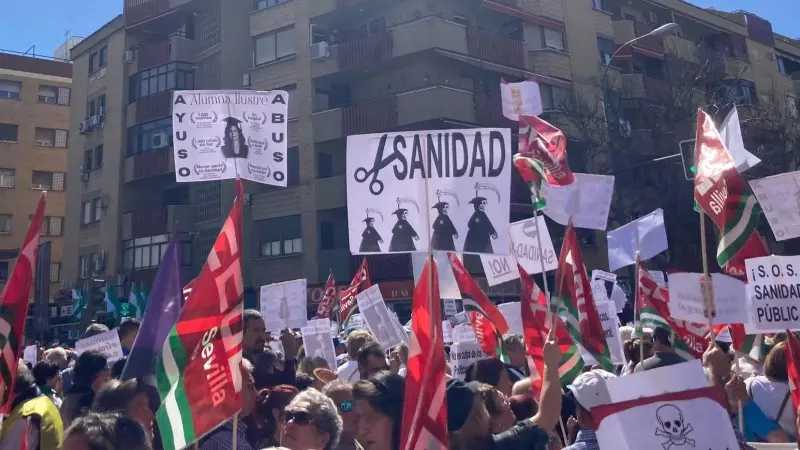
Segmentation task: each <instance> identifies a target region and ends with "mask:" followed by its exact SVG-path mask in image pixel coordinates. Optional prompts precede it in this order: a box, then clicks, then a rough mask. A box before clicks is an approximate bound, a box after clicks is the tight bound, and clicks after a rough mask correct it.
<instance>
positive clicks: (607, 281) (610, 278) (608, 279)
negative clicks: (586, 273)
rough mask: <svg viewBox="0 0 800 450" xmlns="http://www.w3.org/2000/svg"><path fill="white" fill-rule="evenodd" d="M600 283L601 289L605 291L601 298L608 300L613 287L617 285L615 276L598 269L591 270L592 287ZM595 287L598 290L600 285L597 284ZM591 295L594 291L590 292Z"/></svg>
mask: <svg viewBox="0 0 800 450" xmlns="http://www.w3.org/2000/svg"><path fill="white" fill-rule="evenodd" d="M601 281H602V283H603V288H604V289H605V293H604V294H603V297H602V298H605V299H607V300H610V299H611V293H612V292H613V290H614V285H615V284H616V283H617V274H615V273H611V272H606V271H605V270H599V269H595V270H592V286H595V284H594V283H595V282H601ZM596 286H597V287H598V288H599V287H600V284H599V283H598V284H597V285H596ZM592 293H594V291H592Z"/></svg>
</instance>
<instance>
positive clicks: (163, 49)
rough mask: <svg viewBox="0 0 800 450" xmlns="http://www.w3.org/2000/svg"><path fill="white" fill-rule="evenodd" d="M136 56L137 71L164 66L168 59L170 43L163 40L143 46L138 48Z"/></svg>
mask: <svg viewBox="0 0 800 450" xmlns="http://www.w3.org/2000/svg"><path fill="white" fill-rule="evenodd" d="M136 56H137V62H138V69H139V70H145V69H149V68H151V67H156V66H160V65H162V64H166V63H167V62H169V58H170V42H169V40H163V41H157V42H150V43H148V44H145V45H143V46H141V47H139V50H138V51H137V55H136Z"/></svg>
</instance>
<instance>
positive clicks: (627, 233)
mask: <svg viewBox="0 0 800 450" xmlns="http://www.w3.org/2000/svg"><path fill="white" fill-rule="evenodd" d="M607 237H608V268H609V269H610V270H617V269H619V268H621V267H625V266H629V265H631V264H635V263H636V250H637V249H638V250H639V258H640V259H641V260H646V259H650V258H652V257H654V256H656V255H657V254H659V253H661V252H663V251H664V250H667V249H668V248H669V243H668V242H667V229H666V227H665V226H664V211H663V210H662V209H660V208H659V209H657V210H655V211H653V212H651V213H650V214H648V215H646V216H643V217H640V218H638V219H636V220H634V221H633V222H630V223H627V224H625V225H623V226H621V227H619V228H617V229H616V230H612V231H609V232H608V233H607ZM637 238H638V239H639V245H636V239H637Z"/></svg>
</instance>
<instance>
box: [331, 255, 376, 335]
mask: <svg viewBox="0 0 800 450" xmlns="http://www.w3.org/2000/svg"><path fill="white" fill-rule="evenodd" d="M370 286H372V282H371V281H370V279H369V265H367V257H366V256H365V257H364V259H363V260H362V261H361V267H359V268H358V271H357V272H356V274H355V275H354V276H353V281H351V282H350V287H348V288H347V289H345V290H344V292H342V298H341V299H340V300H339V320H340V321H341V322H342V323H341V326H342V328H347V323H348V322H349V321H350V317H352V316H353V314H355V313H356V311H358V302H357V301H356V295H358V294H360V293H361V292H363V291H365V290H367V289H368V288H369V287H370Z"/></svg>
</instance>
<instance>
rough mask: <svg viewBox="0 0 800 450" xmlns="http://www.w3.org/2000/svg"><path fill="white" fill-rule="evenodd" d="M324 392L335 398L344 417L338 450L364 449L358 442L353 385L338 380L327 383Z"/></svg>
mask: <svg viewBox="0 0 800 450" xmlns="http://www.w3.org/2000/svg"><path fill="white" fill-rule="evenodd" d="M322 393H323V394H325V395H327V396H328V397H330V399H331V400H333V403H334V404H335V405H336V408H337V409H338V410H339V415H340V416H341V417H342V436H341V437H340V438H339V446H338V447H336V450H362V447H361V446H360V445H359V444H358V442H356V432H357V431H358V428H357V426H358V423H357V422H356V415H355V414H353V407H354V406H355V400H354V399H353V386H352V385H351V384H350V383H348V382H346V381H340V380H336V381H332V382H330V383H328V384H327V385H325V387H324V388H323V389H322Z"/></svg>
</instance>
